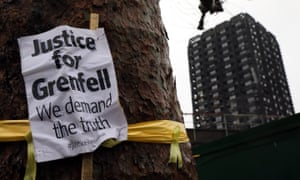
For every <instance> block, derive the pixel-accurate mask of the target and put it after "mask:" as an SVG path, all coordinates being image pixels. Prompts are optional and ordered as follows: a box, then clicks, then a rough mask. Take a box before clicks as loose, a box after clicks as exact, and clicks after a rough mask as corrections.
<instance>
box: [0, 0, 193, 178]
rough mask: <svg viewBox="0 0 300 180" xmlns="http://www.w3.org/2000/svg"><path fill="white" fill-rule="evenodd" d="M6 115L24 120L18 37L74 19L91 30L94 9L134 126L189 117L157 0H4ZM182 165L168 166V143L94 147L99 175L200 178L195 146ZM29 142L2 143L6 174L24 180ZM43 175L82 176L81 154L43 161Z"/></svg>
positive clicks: (0, 174)
mask: <svg viewBox="0 0 300 180" xmlns="http://www.w3.org/2000/svg"><path fill="white" fill-rule="evenodd" d="M0 9H1V11H0V32H1V33H0V119H26V118H27V117H28V114H27V102H26V96H25V86H24V82H23V78H22V74H21V68H20V56H19V49H18V45H17V38H19V37H21V36H26V35H33V34H37V33H41V32H44V31H47V30H49V29H52V28H53V27H55V26H58V25H63V24H68V25H71V26H75V27H82V28H88V27H89V14H90V12H91V11H93V12H96V13H99V15H100V26H101V27H104V28H105V32H106V35H107V38H108V41H109V45H110V49H111V51H112V55H113V59H114V64H115V68H116V74H117V79H118V87H119V94H120V103H121V105H122V106H123V109H124V111H125V114H126V117H127V119H128V123H129V124H132V123H136V122H142V121H149V120H155V119H170V120H174V121H180V122H183V118H182V115H181V111H180V107H179V103H178V101H177V96H176V89H175V82H174V80H173V76H172V68H171V65H170V61H169V54H168V45H167V40H166V32H165V29H164V26H163V24H162V21H161V16H160V9H159V0H147V1H139V0H129V1H119V0H93V1H89V0H81V1H72V0H62V1H46V0H33V1H29V0H24V1H17V0H4V1H0ZM180 148H181V153H182V158H183V167H182V168H181V169H178V168H177V165H176V164H168V160H169V151H170V145H168V144H154V143H135V142H123V143H121V144H120V145H117V146H115V147H114V148H112V149H109V148H104V147H99V148H98V149H97V150H96V151H95V152H94V160H93V166H94V173H93V177H94V179H155V178H156V179H180V180H181V179H197V174H196V169H195V167H194V161H193V158H192V155H191V147H190V146H189V144H187V143H183V144H180ZM25 164H26V144H25V142H18V143H1V145H0V179H2V180H6V179H9V180H12V179H22V178H23V176H24V172H25ZM37 168H38V171H37V179H46V180H47V179H49V180H53V179H80V173H81V156H77V157H73V158H67V159H63V160H57V161H51V162H46V163H39V164H38V167H37Z"/></svg>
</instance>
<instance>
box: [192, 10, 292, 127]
mask: <svg viewBox="0 0 300 180" xmlns="http://www.w3.org/2000/svg"><path fill="white" fill-rule="evenodd" d="M188 56H189V67H190V80H191V88H192V103H193V119H194V125H195V128H213V129H224V128H225V129H240V130H242V129H247V128H251V127H255V126H258V125H260V124H264V123H266V122H269V121H272V120H275V119H279V118H282V117H286V116H290V115H292V114H294V107H293V103H292V99H291V95H290V91H289V86H288V83H287V78H286V74H285V70H284V66H283V62H282V57H281V53H280V49H279V45H278V42H277V40H276V38H275V37H274V35H272V34H271V33H270V32H268V31H267V30H266V29H265V28H264V27H263V26H262V25H261V24H260V23H258V22H256V21H255V20H254V19H253V18H252V17H251V16H250V15H248V14H245V13H242V14H239V15H237V16H235V17H233V18H231V19H230V20H229V21H225V22H223V23H221V24H219V25H217V26H216V27H215V28H212V29H209V30H207V31H205V32H203V33H202V34H201V35H198V36H195V37H193V38H191V39H190V41H189V46H188Z"/></svg>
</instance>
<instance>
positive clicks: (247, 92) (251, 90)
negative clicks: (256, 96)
mask: <svg viewBox="0 0 300 180" xmlns="http://www.w3.org/2000/svg"><path fill="white" fill-rule="evenodd" d="M253 92H254V91H253V89H249V90H247V91H246V94H252V93H253Z"/></svg>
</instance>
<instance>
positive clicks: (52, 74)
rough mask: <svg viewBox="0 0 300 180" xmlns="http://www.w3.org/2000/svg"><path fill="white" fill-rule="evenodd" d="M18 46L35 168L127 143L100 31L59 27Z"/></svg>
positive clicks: (124, 119) (108, 53)
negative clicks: (109, 144) (112, 141)
mask: <svg viewBox="0 0 300 180" xmlns="http://www.w3.org/2000/svg"><path fill="white" fill-rule="evenodd" d="M18 42H19V48H20V54H21V61H22V74H23V77H24V80H25V86H26V94H27V102H28V111H29V119H30V126H31V130H32V136H33V142H34V147H35V158H36V161H37V162H44V161H51V160H55V159H61V158H64V157H70V156H75V155H77V154H80V153H86V152H92V151H94V150H95V149H97V148H98V147H99V145H100V144H101V143H102V142H103V141H105V140H107V139H109V138H115V139H117V140H118V141H123V140H127V120H126V117H125V115H124V112H123V110H122V108H121V106H120V104H119V99H118V88H117V80H116V75H115V70H114V65H113V62H112V56H111V53H110V50H109V46H108V43H107V39H106V36H105V33H104V29H102V28H99V29H97V30H89V29H80V28H74V27H70V26H58V27H56V28H54V29H52V30H50V31H47V32H44V33H41V34H37V35H33V36H26V37H21V38H19V39H18Z"/></svg>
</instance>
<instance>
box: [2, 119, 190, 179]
mask: <svg viewBox="0 0 300 180" xmlns="http://www.w3.org/2000/svg"><path fill="white" fill-rule="evenodd" d="M0 132H1V133H0V142H9V141H22V140H26V141H27V144H28V146H27V147H28V149H27V166H26V172H25V177H24V180H34V179H35V177H36V163H35V159H34V148H33V143H32V136H31V131H30V125H29V121H28V120H1V121H0ZM128 141H134V142H148V143H167V144H171V147H170V157H169V163H178V167H179V168H181V167H182V165H183V163H182V156H181V152H180V147H179V143H185V142H189V138H188V136H187V134H186V130H185V127H184V124H183V123H180V122H176V121H171V120H154V121H146V122H140V123H135V124H129V125H128ZM119 143H120V142H118V141H116V140H114V139H109V140H107V141H105V142H104V143H103V144H102V146H104V147H113V146H115V145H117V144H119Z"/></svg>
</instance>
